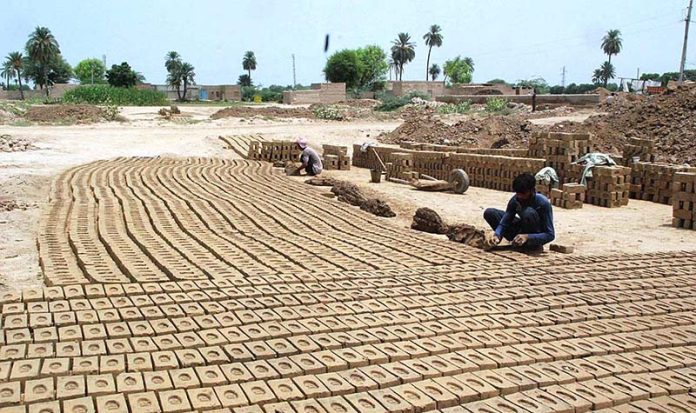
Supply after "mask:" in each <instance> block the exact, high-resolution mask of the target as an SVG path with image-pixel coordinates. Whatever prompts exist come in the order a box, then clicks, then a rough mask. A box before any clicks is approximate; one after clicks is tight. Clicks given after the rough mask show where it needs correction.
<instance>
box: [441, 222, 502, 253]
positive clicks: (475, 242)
mask: <svg viewBox="0 0 696 413" xmlns="http://www.w3.org/2000/svg"><path fill="white" fill-rule="evenodd" d="M447 238H449V239H450V241H455V242H461V243H463V244H466V245H468V246H470V247H474V248H479V249H482V250H489V249H491V248H493V246H494V245H495V244H494V242H493V233H491V232H490V231H485V230H482V229H478V228H476V227H475V226H473V225H468V224H457V225H451V226H449V228H448V229H447Z"/></svg>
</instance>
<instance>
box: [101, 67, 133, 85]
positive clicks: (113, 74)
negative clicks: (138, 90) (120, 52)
mask: <svg viewBox="0 0 696 413" xmlns="http://www.w3.org/2000/svg"><path fill="white" fill-rule="evenodd" d="M106 80H107V82H109V84H110V85H111V86H113V87H132V86H135V84H136V83H138V74H137V73H136V72H135V71H133V69H132V68H131V67H130V65H129V64H128V63H127V62H123V63H121V64H120V65H112V66H111V69H109V70H107V71H106Z"/></svg>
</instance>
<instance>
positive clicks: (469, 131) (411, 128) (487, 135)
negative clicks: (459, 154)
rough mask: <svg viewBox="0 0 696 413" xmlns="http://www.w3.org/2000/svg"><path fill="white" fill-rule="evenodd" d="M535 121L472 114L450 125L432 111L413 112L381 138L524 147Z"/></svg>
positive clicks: (389, 141) (491, 146) (394, 142)
mask: <svg viewBox="0 0 696 413" xmlns="http://www.w3.org/2000/svg"><path fill="white" fill-rule="evenodd" d="M531 130H532V124H531V123H530V122H529V121H528V120H527V119H525V118H523V117H521V116H517V115H510V116H502V115H492V116H487V117H484V118H470V119H465V120H461V121H459V122H457V123H455V124H452V125H449V124H447V123H445V122H443V121H442V120H440V119H439V118H438V117H437V116H435V115H433V114H432V113H424V114H421V115H417V114H415V113H414V114H412V116H408V117H406V119H405V121H404V123H403V124H401V125H400V126H399V127H398V128H396V129H394V130H393V131H392V132H389V133H386V134H382V135H380V136H379V137H378V139H379V140H380V141H381V142H384V143H392V144H399V143H401V142H426V143H435V144H446V145H457V146H472V147H479V148H524V147H526V146H527V142H528V141H529V136H530V134H531Z"/></svg>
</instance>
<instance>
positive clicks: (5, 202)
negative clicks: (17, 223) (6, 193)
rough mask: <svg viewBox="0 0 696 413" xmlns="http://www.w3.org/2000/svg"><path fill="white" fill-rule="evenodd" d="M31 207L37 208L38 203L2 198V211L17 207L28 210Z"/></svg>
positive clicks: (0, 200) (0, 202) (0, 201)
mask: <svg viewBox="0 0 696 413" xmlns="http://www.w3.org/2000/svg"><path fill="white" fill-rule="evenodd" d="M29 208H36V204H27V203H25V202H17V201H15V200H14V199H0V212H10V211H14V210H15V209H19V210H22V211H26V210H27V209H29Z"/></svg>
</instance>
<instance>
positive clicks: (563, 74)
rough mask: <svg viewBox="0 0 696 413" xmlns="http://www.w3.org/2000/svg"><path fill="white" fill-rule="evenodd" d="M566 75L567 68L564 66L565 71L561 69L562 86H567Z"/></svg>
mask: <svg viewBox="0 0 696 413" xmlns="http://www.w3.org/2000/svg"><path fill="white" fill-rule="evenodd" d="M565 75H566V68H565V66H563V71H561V86H563V87H565Z"/></svg>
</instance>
